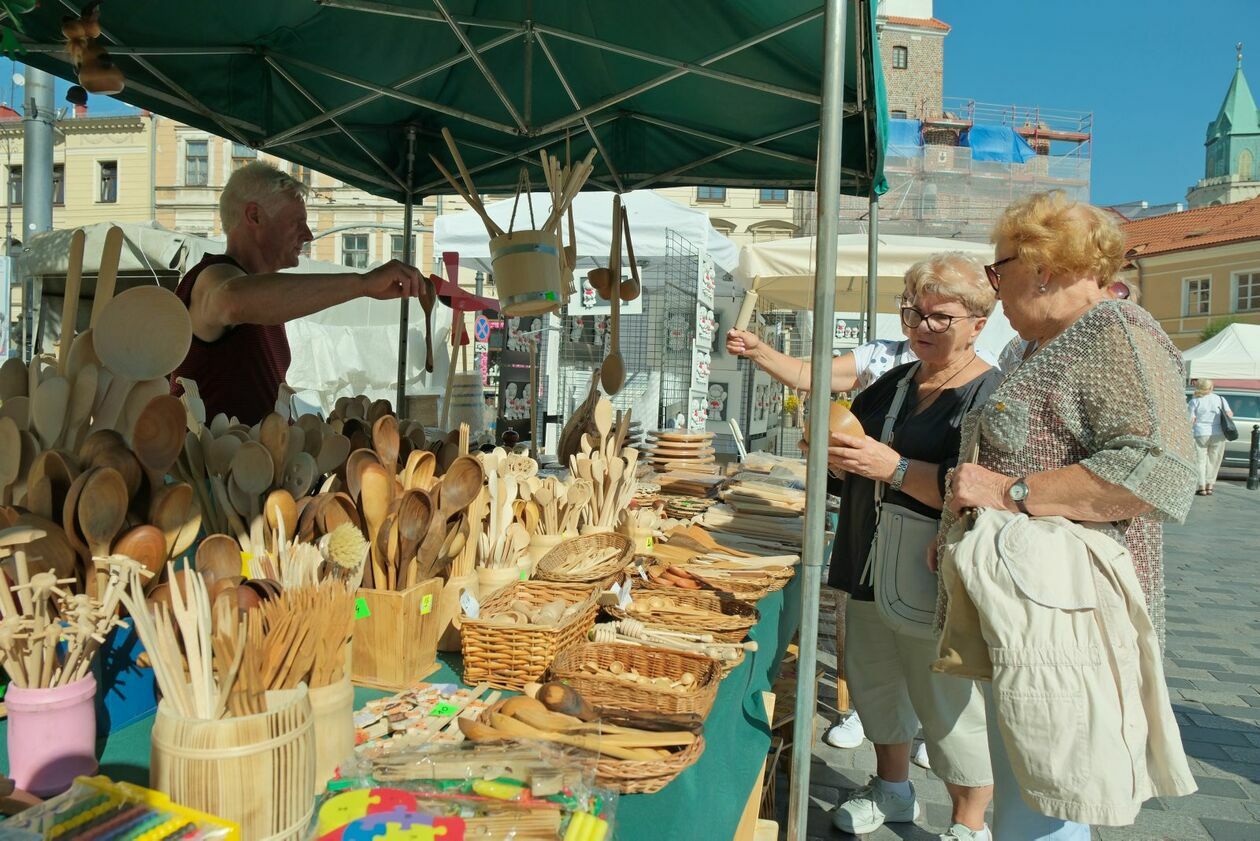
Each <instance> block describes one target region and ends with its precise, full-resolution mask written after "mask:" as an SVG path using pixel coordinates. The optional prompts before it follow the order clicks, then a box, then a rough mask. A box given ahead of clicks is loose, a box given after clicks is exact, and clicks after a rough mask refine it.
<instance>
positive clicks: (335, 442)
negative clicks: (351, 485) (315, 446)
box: [315, 433, 350, 475]
mask: <svg viewBox="0 0 1260 841" xmlns="http://www.w3.org/2000/svg"><path fill="white" fill-rule="evenodd" d="M349 455H350V439H349V438H347V437H346V436H344V435H338V434H336V433H334V434H331V435H328V436H326V437H325V438H324V439H323V441H322V443H321V444H320V447H319V455H318V456H316V458H315V467H316V468H317V469H318V472H319V473H320V474H321V475H325V474H328V473H332V472H333V471H335V470H338V469H340V468H341V466H342V465H343V464H345V463H346V457H347V456H349Z"/></svg>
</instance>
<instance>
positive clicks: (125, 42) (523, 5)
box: [22, 0, 886, 837]
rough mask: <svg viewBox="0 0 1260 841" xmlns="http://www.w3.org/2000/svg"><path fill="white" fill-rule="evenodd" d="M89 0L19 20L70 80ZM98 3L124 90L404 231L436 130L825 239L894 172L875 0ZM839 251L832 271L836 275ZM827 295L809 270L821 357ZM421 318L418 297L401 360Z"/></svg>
mask: <svg viewBox="0 0 1260 841" xmlns="http://www.w3.org/2000/svg"><path fill="white" fill-rule="evenodd" d="M81 6H82V4H81V3H78V2H71V0H45V2H44V3H42V4H41V5H40V6H38V7H37V8H36V9H34V10H33V11H32V12H30V13H29V14H26V15H24V16H23V17H22V24H23V26H24V28H25V30H26V35H25V37H24V38H23V45H24V47H25V49H26V50H27V54H26V55H25V56H23V57H22V58H23V60H25V61H26V62H27V63H29V64H31V65H33V66H36V67H39V68H41V69H44V70H47V71H49V72H51V73H54V74H56V75H59V76H63V77H66V78H73V70H72V68H71V66H70V65H69V56H68V55H67V54H66V52H65V47H64V43H63V42H62V41H63V39H62V37H61V31H60V20H61V17H62V15H65V14H78V13H79V11H80V9H81ZM102 14H103V17H102V41H103V42H104V43H105V44H106V45H107V46H108V48H109V51H110V53H111V54H112V55H113V56H114V57H115V59H116V61H117V63H118V65H119V66H120V67H121V68H122V70H123V71H124V73H125V74H126V77H127V89H126V90H125V91H124V92H123V93H122V95H121V96H120V97H119V98H120V99H122V100H124V101H126V102H129V103H131V104H134V105H137V106H140V107H143V108H148V109H151V110H152V111H154V112H156V113H160V114H163V115H166V116H168V117H171V118H174V119H178V120H181V121H183V122H185V123H187V124H189V125H193V126H197V127H199V128H203V129H206V130H208V131H212V132H215V133H217V134H221V135H223V136H225V137H228V138H230V139H232V140H234V141H236V142H238V143H242V144H245V145H249V146H252V147H255V148H258V149H263V150H265V151H268V152H271V153H274V154H276V155H279V156H282V157H284V158H287V159H289V160H292V161H294V162H296V163H299V164H303V165H306V166H309V167H311V168H314V169H318V170H320V171H322V172H325V173H328V174H330V175H333V176H334V177H337V178H340V179H342V180H344V181H346V182H347V183H350V184H354V185H355V186H358V187H361V188H363V189H366V190H368V191H370V192H372V193H375V194H378V195H382V196H388V197H392V198H395V199H398V200H399V201H402V202H403V203H404V206H405V208H406V209H407V213H406V216H405V224H406V226H407V227H408V228H409V227H410V210H411V207H412V205H413V203H414V201H415V199H416V198H419V197H423V196H426V195H429V194H432V193H441V192H446V191H447V190H448V188H447V187H446V185H445V182H444V181H443V180H442V178H441V176H440V174H439V173H438V172H437V171H436V169H435V168H434V167H433V165H432V163H431V162H430V161H429V153H433V154H435V155H437V156H438V157H439V158H443V159H445V156H446V152H445V146H444V144H443V143H442V140H441V137H440V134H439V131H440V129H441V128H442V127H447V128H449V129H450V130H451V132H452V133H453V134H454V136H455V139H456V142H457V143H458V144H459V146H460V149H461V150H462V152H463V153H464V156H465V160H466V161H467V164H468V167H469V169H470V170H471V173H472V175H473V176H474V178H475V180H476V183H477V186H478V189H479V190H480V191H482V192H500V193H501V192H507V191H510V190H513V189H514V188H515V186H516V184H517V183H518V178H519V174H520V170H521V168H522V167H525V168H526V169H527V171H529V173H530V177H531V180H532V181H533V183H535V184H540V183H542V182H543V177H542V174H541V168H540V166H539V162H538V150H540V149H547V150H549V151H550V152H552V153H553V154H560V153H562V152H563V150H564V149H565V147H566V144H568V146H569V148H570V149H571V152H570V154H571V155H572V156H573V157H574V158H579V157H581V156H583V155H585V154H586V152H587V150H588V149H590V148H591V147H592V146H594V147H595V148H596V149H597V150H598V157H597V158H596V162H595V172H594V175H593V177H592V179H591V181H590V182H589V185H588V187H589V188H590V189H608V190H616V191H626V190H630V189H644V188H651V187H660V186H668V185H675V184H687V185H715V186H729V187H757V186H766V187H778V188H784V187H787V188H797V189H805V190H809V189H814V187H815V184H816V183H817V184H818V185H820V190H819V196H820V200H819V230H818V234H819V236H818V242H819V243H832V242H834V240H835V237H834V234H835V227H836V218H837V211H838V196H839V194H840V192H844V193H849V194H853V195H861V196H869V197H872V198H873V197H874V196H876V195H878V193H880V192H882V190H883V187H884V184H883V175H882V162H883V149H884V138H885V136H886V106H885V102H884V97H883V82H882V75H881V72H880V69H879V68H880V63H879V57H878V52H877V47H876V35H875V9H874V3H873V2H872V0H825V2H824V0H777V1H776V2H773V3H767V2H764V0H725V2H712V1H711V0H710V2H704V0H701V2H692V3H678V2H675V1H674V0H636V2H631V3H613V2H609V0H588V2H583V3H575V2H537V3H535V2H532V0H525V1H524V2H521V0H396V2H392V3H389V2H376V0H180V2H178V3H171V2H167V0H109V2H108V3H106V4H105V5H104V6H103V11H102ZM846 33H847V35H848V37H847V38H846ZM820 150H821V152H820ZM816 176H817V180H816ZM410 240H411V238H410V237H407V238H404V243H405V244H406V246H405V247H407V248H408V249H409V248H410ZM827 251H828V249H827V248H826V247H820V250H819V259H818V261H817V265H818V269H819V276H820V277H831V276H832V274H833V273H832V272H831V271H830V266H832V265H834V259H835V254H834V250H833V249H832V250H831V254H830V257H829V258H828V256H827V254H826V252H827ZM405 256H406V257H408V258H410V254H407V255H405ZM833 292H834V290H832V289H831V284H819V285H817V288H816V293H817V294H816V301H815V321H816V322H817V323H816V325H815V330H814V335H815V344H816V347H815V348H814V351H815V356H818V357H819V358H826V357H827V356H828V355H829V351H830V345H829V343H827V342H826V339H827V338H828V337H829V336H830V329H829V321H828V320H829V319H830V317H831V311H832V305H831V299H832V295H833ZM872 298H873V296H872ZM408 318H409V313H408V308H407V304H406V302H405V301H404V302H403V305H402V308H401V313H400V319H401V327H402V329H401V330H400V336H399V341H400V344H401V345H403V346H402V347H401V348H400V350H401V351H402V352H401V353H400V356H399V365H400V368H401V367H402V365H403V360H405V358H406V354H405V342H406V334H407V331H406V326H407V324H408ZM825 367H826V366H816V368H815V374H816V379H818V382H816V383H815V384H814V388H815V393H824V389H825V388H826V383H825V380H823V379H819V378H820V377H821V376H822V375H823V374H825ZM403 373H404V372H402V371H400V376H399V382H400V383H401V382H403V381H404V380H405V376H402V374H403ZM814 402H815V406H814V409H815V410H816V412H817V414H816V416H814V417H812V420H813V422H815V423H816V424H817V423H822V424H825V423H826V420H825V417H826V406H825V404H824V402H823V401H814ZM400 405H401V400H400ZM822 456H823V452H822V451H821V450H819V451H818V452H817V453H812V454H811V459H810V493H809V500H810V506H809V508H808V511H807V516H806V524H807V525H806V528H807V530H808V534H807V540H806V549H805V559H804V567H803V580H802V594H803V595H802V599H803V604H802V612H803V620H802V634H803V638H809V635H812V634H813V633H814V632H815V631H816V626H817V588H818V576H819V571H820V568H821V561H822V559H821V554H822V525H821V518H822V513H823V505H822V503H823V500H824V493H825V487H824V479H825V472H826V471H825V464H824V462H823V459H822ZM802 651H803V655H804V656H802V659H801V663H800V669H801V674H802V676H803V677H804V678H808V679H804V680H802V686H801V691H799V692H798V704H797V711H798V716H797V724H796V726H797V734H796V735H797V739H796V744H797V746H798V751H797V754H798V756H797V757H796V762H795V768H796V771H797V773H795V774H794V775H793V798H792V816H793V824H794V825H793V827H791V829H792V831H793V833H795V834H798V835H800V836H801V837H803V833H804V814H805V811H804V810H805V806H806V804H807V792H808V769H809V744H810V735H809V734H810V731H811V725H812V714H813V704H814V698H815V687H814V684H813V680H812V675H813V669H814V660H813V650H812V647H811V646H804V647H803V649H802ZM803 710H804V711H805V714H804V715H801V714H800V713H801V712H802V711H803ZM800 754H803V761H802V757H801V756H800Z"/></svg>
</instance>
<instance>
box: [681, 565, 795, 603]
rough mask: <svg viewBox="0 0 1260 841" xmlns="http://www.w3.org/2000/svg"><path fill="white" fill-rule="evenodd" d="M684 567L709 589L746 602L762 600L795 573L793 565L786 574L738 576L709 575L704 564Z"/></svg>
mask: <svg viewBox="0 0 1260 841" xmlns="http://www.w3.org/2000/svg"><path fill="white" fill-rule="evenodd" d="M683 569H685V570H686V571H687V572H688V573H689V574H690V575H691V576H692V577H693V578H695V579H696V580H698V581H699V582H700V583H701V584H702V585H703V586H705V587H707V588H708V589H710V590H713V591H714V592H717V593H722V594H726V595H729V596H731V597H733V598H736V599H740V600H741V601H746V602H756V601H760V600H761V599H764V598H765V597H766V596H768V595H769V594H771V593H773V592H776V591H778V590H782V589H783V588H784V587H786V586H787V583H788V582H789V581H791V580H792V576H793V575H794V574H795V573H794V572H793V571H792V569H791V567H788V568H787V569H788V573H787V574H786V575H784V574H782V573H779V574H770V573H767V574H764V575H756V576H753V575H748V576H740V577H738V578H734V577H729V576H714V575H709V574H706V570H705V569H704V568H703V567H702V566H697V565H695V564H690V565H686V564H685V565H683Z"/></svg>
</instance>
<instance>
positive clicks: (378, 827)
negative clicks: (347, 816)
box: [340, 809, 464, 841]
mask: <svg viewBox="0 0 1260 841" xmlns="http://www.w3.org/2000/svg"><path fill="white" fill-rule="evenodd" d="M340 837H341V839H342V841H464V821H463V820H462V819H460V818H435V817H430V816H428V815H420V814H416V813H415V812H407V811H406V810H404V809H395V810H393V811H391V812H385V813H378V814H374V815H368V816H366V817H362V818H359V819H358V820H356V821H353V822H352V823H350V825H348V826H346V827H345V828H344V829H343V831H342V834H341V836H340Z"/></svg>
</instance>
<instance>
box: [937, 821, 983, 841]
mask: <svg viewBox="0 0 1260 841" xmlns="http://www.w3.org/2000/svg"><path fill="white" fill-rule="evenodd" d="M940 841H993V833H991V832H989V828H988V827H987V826H986V827H985V828H984V829H971V828H969V827H967V826H965V825H964V824H960V823H956V824H954V825H953V826H951V827H950V828H949V831H948V832H946V833H945V834H944V835H942V836H941V839H940Z"/></svg>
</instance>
